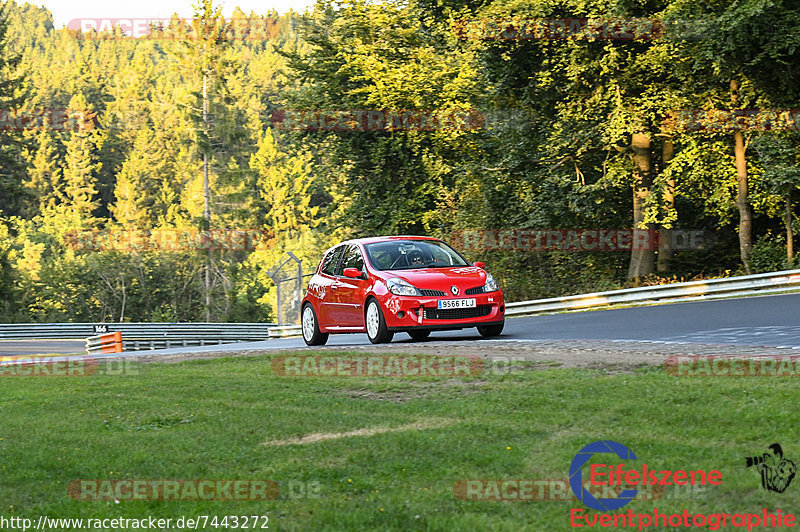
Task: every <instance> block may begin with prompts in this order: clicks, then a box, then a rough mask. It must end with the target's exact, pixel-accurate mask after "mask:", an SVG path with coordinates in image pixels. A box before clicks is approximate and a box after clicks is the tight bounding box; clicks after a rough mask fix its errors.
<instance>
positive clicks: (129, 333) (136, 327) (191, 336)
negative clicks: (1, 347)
mask: <svg viewBox="0 0 800 532" xmlns="http://www.w3.org/2000/svg"><path fill="white" fill-rule="evenodd" d="M101 325H102V326H105V327H104V330H96V329H95V327H96V326H101ZM275 325H276V324H275V323H103V324H98V323H2V324H0V340H26V339H35V340H51V339H53V340H54V339H80V340H84V339H86V338H88V337H89V336H94V335H96V334H102V333H106V332H116V331H119V332H121V333H122V337H123V339H124V340H176V341H181V342H182V341H183V340H184V339H187V340H192V341H200V340H204V341H217V340H222V341H237V340H266V339H267V338H268V337H269V329H270V328H272V327H275Z"/></svg>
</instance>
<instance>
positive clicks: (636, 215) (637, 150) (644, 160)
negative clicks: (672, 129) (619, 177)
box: [628, 133, 655, 279]
mask: <svg viewBox="0 0 800 532" xmlns="http://www.w3.org/2000/svg"><path fill="white" fill-rule="evenodd" d="M631 148H632V149H633V155H632V156H631V159H632V160H633V230H634V237H633V242H632V244H633V245H632V249H631V262H630V266H629V267H628V279H634V278H638V277H641V276H643V275H649V274H651V273H653V268H654V266H655V253H654V252H653V249H652V245H646V246H641V245H640V244H641V240H639V239H637V238H636V231H637V229H647V228H646V227H643V226H642V222H644V202H645V199H647V196H648V195H649V194H650V186H651V185H652V181H653V179H652V173H651V171H650V137H648V136H647V135H646V134H644V133H634V134H633V137H632V139H631ZM647 243H648V244H650V243H649V241H648V242H647Z"/></svg>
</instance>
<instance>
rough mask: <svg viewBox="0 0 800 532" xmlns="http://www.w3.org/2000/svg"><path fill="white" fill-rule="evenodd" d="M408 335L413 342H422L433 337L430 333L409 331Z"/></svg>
mask: <svg viewBox="0 0 800 532" xmlns="http://www.w3.org/2000/svg"><path fill="white" fill-rule="evenodd" d="M408 335H409V336H410V337H411V339H412V340H416V341H417V342H421V341H422V340H427V339H428V336H430V335H431V332H430V331H408Z"/></svg>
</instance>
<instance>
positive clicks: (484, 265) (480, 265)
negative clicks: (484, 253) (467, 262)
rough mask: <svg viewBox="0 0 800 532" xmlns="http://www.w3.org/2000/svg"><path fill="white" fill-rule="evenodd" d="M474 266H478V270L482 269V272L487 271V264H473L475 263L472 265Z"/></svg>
mask: <svg viewBox="0 0 800 532" xmlns="http://www.w3.org/2000/svg"><path fill="white" fill-rule="evenodd" d="M472 265H473V266H476V267H478V268H480V269H482V270H485V269H486V264H484V263H482V262H473V263H472Z"/></svg>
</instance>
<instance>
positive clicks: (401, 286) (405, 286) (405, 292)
mask: <svg viewBox="0 0 800 532" xmlns="http://www.w3.org/2000/svg"><path fill="white" fill-rule="evenodd" d="M386 287H387V288H388V289H389V291H390V292H391V293H393V294H394V295H396V296H419V295H422V294H420V291H419V290H417V287H416V286H414V285H412V284H410V283H409V282H407V281H404V280H402V279H400V278H399V277H395V278H393V279H389V280H388V281H386Z"/></svg>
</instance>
